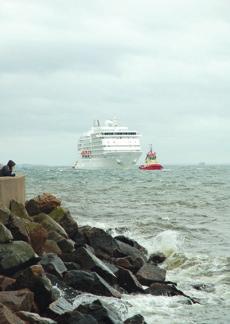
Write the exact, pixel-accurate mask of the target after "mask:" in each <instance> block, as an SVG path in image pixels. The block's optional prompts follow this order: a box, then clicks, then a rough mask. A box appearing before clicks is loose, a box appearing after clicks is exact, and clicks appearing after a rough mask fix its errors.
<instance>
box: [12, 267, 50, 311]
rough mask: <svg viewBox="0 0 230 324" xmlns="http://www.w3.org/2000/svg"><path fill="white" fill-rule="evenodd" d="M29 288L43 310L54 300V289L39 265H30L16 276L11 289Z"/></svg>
mask: <svg viewBox="0 0 230 324" xmlns="http://www.w3.org/2000/svg"><path fill="white" fill-rule="evenodd" d="M26 287H27V288H29V289H30V290H31V291H32V292H33V293H34V299H35V302H36V304H37V305H38V307H39V310H40V311H41V312H43V311H44V310H45V309H46V308H47V307H48V305H49V304H50V303H52V302H53V301H54V300H55V298H56V297H55V295H54V290H53V287H52V284H51V282H50V280H49V279H48V278H47V277H46V275H45V272H44V269H43V268H42V266H41V265H36V266H31V267H29V268H27V269H25V270H24V271H22V272H20V273H18V274H17V276H16V282H15V283H14V284H13V285H12V286H11V289H22V288H26Z"/></svg>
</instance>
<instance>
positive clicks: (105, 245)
mask: <svg viewBox="0 0 230 324" xmlns="http://www.w3.org/2000/svg"><path fill="white" fill-rule="evenodd" d="M79 232H80V233H81V234H82V235H83V236H84V238H85V241H86V243H87V244H88V245H90V246H92V247H93V249H94V251H95V254H96V256H97V257H99V258H103V259H109V258H111V257H112V256H113V254H114V252H115V250H117V249H119V246H118V243H117V241H116V240H115V239H114V238H113V237H112V236H111V235H110V234H108V233H106V232H105V231H104V230H103V229H100V228H97V227H90V226H84V227H81V228H79Z"/></svg>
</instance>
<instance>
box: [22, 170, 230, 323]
mask: <svg viewBox="0 0 230 324" xmlns="http://www.w3.org/2000/svg"><path fill="white" fill-rule="evenodd" d="M18 171H20V172H23V173H24V174H26V195H27V198H31V197H33V196H35V195H37V194H40V193H43V192H51V193H53V194H55V195H57V196H58V197H59V198H61V200H62V204H63V205H64V206H65V207H67V208H69V209H70V211H71V214H72V215H73V216H74V217H75V218H76V220H77V222H78V223H79V224H80V225H86V224H89V225H91V226H97V227H100V228H103V229H105V230H108V231H109V232H110V233H111V234H112V235H117V234H124V235H126V236H128V237H130V238H134V239H135V240H137V241H138V242H139V243H140V244H142V245H143V246H145V247H146V248H147V249H148V252H149V253H152V252H156V251H160V252H163V253H164V254H165V255H166V256H167V260H166V261H165V263H164V264H162V267H164V268H165V269H166V270H167V276H166V280H170V281H174V282H177V283H178V288H179V289H181V290H182V291H183V292H184V293H186V294H187V295H190V296H191V297H194V298H197V299H198V300H199V301H200V304H194V305H189V304H188V303H187V300H186V298H184V297H181V296H176V297H159V296H157V297H155V296H151V295H144V296H143V295H124V296H123V297H122V299H121V300H115V299H113V298H106V297H105V298H104V299H105V300H106V301H107V302H108V303H110V304H113V306H114V307H115V308H117V309H119V311H120V312H121V313H122V316H123V318H127V317H129V316H132V315H133V314H136V313H141V314H142V315H143V316H144V317H145V319H146V322H147V323H149V324H152V323H180V324H181V323H186V324H187V323H218V324H219V323H230V253H229V251H230V166H202V167H198V166H170V167H166V168H165V169H164V171H152V172H151V171H139V170H138V169H136V170H131V171H125V170H124V171H123V170H119V171H118V170H117V171H104V170H103V171H77V170H74V169H72V168H70V167H35V166H34V167H21V168H20V170H18ZM195 284H202V285H204V286H203V287H204V289H202V290H197V289H195V288H194V285H195ZM82 299H85V300H91V299H95V296H92V295H86V296H85V297H83V298H82ZM81 301H82V300H79V299H78V300H76V301H75V303H76V305H77V304H78V303H80V302H81Z"/></svg>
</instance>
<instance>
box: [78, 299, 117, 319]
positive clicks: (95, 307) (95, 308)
mask: <svg viewBox="0 0 230 324" xmlns="http://www.w3.org/2000/svg"><path fill="white" fill-rule="evenodd" d="M76 311H78V312H80V313H81V314H84V315H91V316H92V317H93V318H94V319H95V320H96V323H108V324H122V323H123V321H122V320H121V318H120V316H119V314H117V312H116V311H115V310H114V309H113V308H112V306H111V305H108V304H106V303H105V302H103V301H101V300H98V299H97V300H95V301H94V302H92V303H91V304H82V305H80V306H79V307H78V308H77V309H76ZM72 323H74V322H72ZM75 323H76V322H75Z"/></svg>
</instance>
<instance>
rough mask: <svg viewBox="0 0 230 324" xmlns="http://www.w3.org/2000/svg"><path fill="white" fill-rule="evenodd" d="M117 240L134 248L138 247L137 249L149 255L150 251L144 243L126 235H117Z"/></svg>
mask: <svg viewBox="0 0 230 324" xmlns="http://www.w3.org/2000/svg"><path fill="white" fill-rule="evenodd" d="M114 238H115V240H118V241H121V242H123V243H126V244H128V245H130V246H132V247H134V248H136V249H137V250H139V251H140V252H141V253H142V254H145V255H147V254H148V251H147V250H146V248H144V247H143V246H142V245H140V244H139V243H138V242H137V241H135V240H133V239H130V238H128V237H126V236H124V235H117V236H115V237H114Z"/></svg>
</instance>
